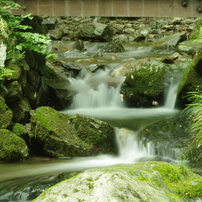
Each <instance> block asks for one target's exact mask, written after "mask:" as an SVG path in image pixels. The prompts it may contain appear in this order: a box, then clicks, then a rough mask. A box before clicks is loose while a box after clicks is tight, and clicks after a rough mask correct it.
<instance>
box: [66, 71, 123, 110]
mask: <svg viewBox="0 0 202 202" xmlns="http://www.w3.org/2000/svg"><path fill="white" fill-rule="evenodd" d="M124 79H125V78H124V77H123V76H120V77H114V78H113V77H110V76H109V71H102V70H100V71H97V72H95V73H88V74H86V75H84V78H78V79H73V78H70V79H69V81H70V84H71V90H73V92H75V93H76V94H75V96H74V98H73V104H72V105H71V107H70V108H71V109H77V108H88V109H89V108H101V107H114V106H116V107H122V106H123V103H122V102H121V99H120V94H119V92H120V87H121V84H122V83H123V81H124Z"/></svg>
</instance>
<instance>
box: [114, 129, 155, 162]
mask: <svg viewBox="0 0 202 202" xmlns="http://www.w3.org/2000/svg"><path fill="white" fill-rule="evenodd" d="M116 134H117V143H118V146H119V158H120V159H121V160H122V161H123V162H125V163H127V162H128V163H131V162H135V161H136V160H139V159H141V158H145V157H152V156H154V155H155V149H154V146H153V145H152V143H151V142H147V143H143V140H139V139H138V138H137V134H138V132H134V131H131V130H128V129H126V128H121V129H117V133H116Z"/></svg>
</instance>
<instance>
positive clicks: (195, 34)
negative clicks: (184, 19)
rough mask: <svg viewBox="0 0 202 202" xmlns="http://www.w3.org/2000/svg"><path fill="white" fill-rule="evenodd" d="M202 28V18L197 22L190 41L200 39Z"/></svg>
mask: <svg viewBox="0 0 202 202" xmlns="http://www.w3.org/2000/svg"><path fill="white" fill-rule="evenodd" d="M201 27H202V19H201V18H200V19H199V20H197V21H196V23H195V26H194V30H193V31H192V33H191V34H190V37H189V38H190V39H191V40H194V39H197V38H198V35H199V33H200V28H201Z"/></svg>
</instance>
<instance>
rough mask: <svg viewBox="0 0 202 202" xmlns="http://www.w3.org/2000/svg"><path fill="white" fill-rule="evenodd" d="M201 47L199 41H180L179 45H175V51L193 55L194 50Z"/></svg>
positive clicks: (201, 44)
mask: <svg viewBox="0 0 202 202" xmlns="http://www.w3.org/2000/svg"><path fill="white" fill-rule="evenodd" d="M201 48H202V43H201V42H199V41H198V42H197V41H195V42H194V41H191V40H190V41H184V42H182V43H179V45H178V46H177V51H178V52H179V53H180V54H184V55H193V54H194V52H196V51H197V50H200V49H201Z"/></svg>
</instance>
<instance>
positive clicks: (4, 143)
mask: <svg viewBox="0 0 202 202" xmlns="http://www.w3.org/2000/svg"><path fill="white" fill-rule="evenodd" d="M27 156H28V148H27V145H26V143H25V141H24V140H23V139H22V138H20V137H18V136H17V135H15V134H14V133H12V132H10V131H9V130H7V129H0V161H19V160H23V159H24V158H26V157H27Z"/></svg>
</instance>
